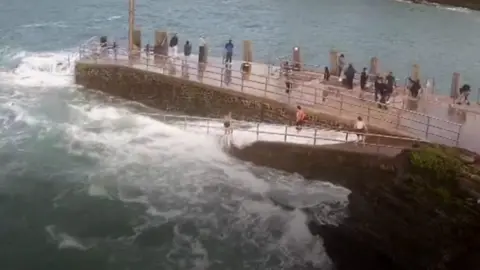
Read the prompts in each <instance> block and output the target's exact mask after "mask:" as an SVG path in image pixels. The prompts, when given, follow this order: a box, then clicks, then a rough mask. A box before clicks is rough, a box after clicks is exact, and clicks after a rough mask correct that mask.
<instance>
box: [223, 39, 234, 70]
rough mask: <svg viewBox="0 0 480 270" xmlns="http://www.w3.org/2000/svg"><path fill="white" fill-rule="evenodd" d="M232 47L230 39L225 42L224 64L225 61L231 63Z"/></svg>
mask: <svg viewBox="0 0 480 270" xmlns="http://www.w3.org/2000/svg"><path fill="white" fill-rule="evenodd" d="M233 48H234V46H233V43H232V40H231V39H230V40H229V41H228V42H227V43H226V44H225V64H226V63H232V56H233Z"/></svg>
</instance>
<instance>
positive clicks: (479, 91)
mask: <svg viewBox="0 0 480 270" xmlns="http://www.w3.org/2000/svg"><path fill="white" fill-rule="evenodd" d="M479 102H480V88H478V89H477V104H479Z"/></svg>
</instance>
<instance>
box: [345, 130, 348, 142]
mask: <svg viewBox="0 0 480 270" xmlns="http://www.w3.org/2000/svg"><path fill="white" fill-rule="evenodd" d="M345 142H348V132H347V133H345Z"/></svg>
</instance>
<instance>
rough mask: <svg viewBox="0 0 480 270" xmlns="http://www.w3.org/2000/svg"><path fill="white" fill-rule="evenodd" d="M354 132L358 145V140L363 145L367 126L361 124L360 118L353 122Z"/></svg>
mask: <svg viewBox="0 0 480 270" xmlns="http://www.w3.org/2000/svg"><path fill="white" fill-rule="evenodd" d="M354 128H355V131H357V132H358V133H357V141H356V142H355V143H358V142H359V141H360V140H361V141H362V142H363V143H364V144H365V133H367V125H366V124H365V122H363V119H362V117H361V116H359V117H357V121H356V122H355V126H354Z"/></svg>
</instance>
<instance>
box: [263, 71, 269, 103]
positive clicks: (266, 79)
mask: <svg viewBox="0 0 480 270" xmlns="http://www.w3.org/2000/svg"><path fill="white" fill-rule="evenodd" d="M269 69H270V68H269ZM268 81H269V79H268V76H267V77H265V89H264V92H263V96H264V97H267V89H268Z"/></svg>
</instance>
